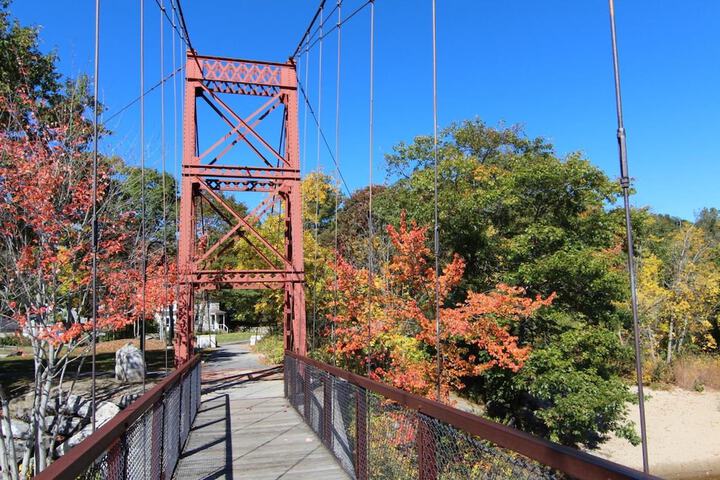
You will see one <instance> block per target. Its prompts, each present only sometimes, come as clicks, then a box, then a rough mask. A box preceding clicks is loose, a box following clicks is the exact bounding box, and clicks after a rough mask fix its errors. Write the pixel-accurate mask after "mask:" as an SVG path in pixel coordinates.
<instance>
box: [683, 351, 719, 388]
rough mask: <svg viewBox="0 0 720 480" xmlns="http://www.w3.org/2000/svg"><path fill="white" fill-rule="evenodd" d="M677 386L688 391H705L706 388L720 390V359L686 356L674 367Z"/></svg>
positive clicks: (705, 356)
mask: <svg viewBox="0 0 720 480" xmlns="http://www.w3.org/2000/svg"><path fill="white" fill-rule="evenodd" d="M672 372H673V377H674V379H675V384H676V385H677V386H678V387H680V388H684V389H686V390H695V391H698V392H701V391H703V390H704V389H705V388H706V387H707V388H712V389H715V390H720V357H714V356H710V355H697V356H686V357H682V358H679V359H677V360H675V361H674V362H673V365H672Z"/></svg>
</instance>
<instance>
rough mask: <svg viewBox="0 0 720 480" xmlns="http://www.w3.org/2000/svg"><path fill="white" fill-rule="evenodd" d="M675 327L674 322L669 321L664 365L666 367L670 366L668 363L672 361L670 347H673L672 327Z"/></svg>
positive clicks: (672, 320)
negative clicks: (666, 365)
mask: <svg viewBox="0 0 720 480" xmlns="http://www.w3.org/2000/svg"><path fill="white" fill-rule="evenodd" d="M674 326H675V320H674V319H672V318H671V319H670V330H669V331H668V344H667V358H666V359H665V363H667V364H668V365H669V364H670V361H671V360H672V345H673V327H674Z"/></svg>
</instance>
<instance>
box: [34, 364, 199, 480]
mask: <svg viewBox="0 0 720 480" xmlns="http://www.w3.org/2000/svg"><path fill="white" fill-rule="evenodd" d="M199 362H200V355H199V354H198V355H195V356H194V357H193V358H191V359H190V360H189V361H187V362H185V363H184V364H183V365H181V366H180V367H179V368H178V369H176V370H175V371H173V372H172V373H171V374H170V375H168V376H167V377H165V378H163V379H162V380H161V381H160V383H158V384H157V385H155V386H154V387H153V388H151V389H150V390H148V391H147V392H145V393H144V394H143V395H142V396H141V397H140V398H138V399H137V400H135V401H134V402H132V403H131V404H130V405H129V406H128V407H127V408H125V409H124V410H122V411H120V413H118V414H117V415H115V417H113V418H112V419H111V420H109V421H108V422H107V423H106V424H105V425H103V426H102V427H100V428H98V429H97V430H96V431H95V432H94V433H93V434H91V435H90V436H89V437H87V438H86V439H85V440H83V441H82V442H80V443H79V444H78V445H76V446H75V447H73V448H72V449H71V450H70V451H69V452H68V453H66V454H65V455H63V456H62V457H60V458H59V459H57V460H55V461H54V462H53V463H51V464H50V465H49V466H48V467H47V468H46V469H45V470H43V471H42V472H40V473H38V474H37V475H35V476H34V477H33V478H34V479H35V480H51V479H75V478H77V477H78V476H80V475H81V474H82V473H83V472H84V471H85V470H86V469H87V468H89V467H90V466H91V465H92V464H93V462H94V461H95V460H96V459H97V458H98V457H100V456H101V455H102V454H103V453H104V452H105V451H107V450H108V449H109V448H110V447H112V445H113V443H114V442H115V441H116V440H117V439H118V438H120V437H121V436H122V434H123V433H124V432H125V431H126V430H127V429H128V427H129V426H130V425H132V424H133V422H135V420H137V419H138V418H140V417H141V416H142V415H143V414H144V413H146V412H147V411H149V410H150V409H151V408H152V407H153V406H154V405H155V404H156V403H157V401H158V400H160V399H161V398H162V396H163V394H164V393H165V392H166V391H168V390H169V389H170V388H171V387H173V386H175V385H176V384H177V383H178V382H180V381H181V380H182V378H183V377H184V376H185V374H186V373H188V372H189V371H191V370H192V369H193V367H194V366H195V365H197V364H198V363H199Z"/></svg>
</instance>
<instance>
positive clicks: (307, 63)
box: [302, 48, 310, 165]
mask: <svg viewBox="0 0 720 480" xmlns="http://www.w3.org/2000/svg"><path fill="white" fill-rule="evenodd" d="M309 75H310V50H308V49H307V48H306V49H305V84H306V85H308V86H309V84H308V80H309V78H308V77H309ZM307 121H308V108H307V106H305V108H304V109H303V154H302V159H303V161H302V164H303V165H307Z"/></svg>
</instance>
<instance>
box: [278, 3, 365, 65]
mask: <svg viewBox="0 0 720 480" xmlns="http://www.w3.org/2000/svg"><path fill="white" fill-rule="evenodd" d="M371 3H374V0H367V1H366V2H365V3H363V4H362V5H360V6H359V7H357V8H356V9H355V10H353V11H352V12H351V13H350V15H348V16H347V17H345V19H344V20H343V21H341V22H340V23H339V24H337V25H334V26H333V27H332V28H331V29H329V30H328V31H326V32H325V34H324V35H322V37H318V38H316V39H315V40H313V41H311V40H312V39H311V38H310V39H308V40H307V41H306V42H305V44H306V47H307V48H309V49H312V48H313V47H314V46H315V45H317V44H318V42H320V40H322V39H323V38H325V37H327V36H328V35H330V34H331V33H332V32H334V31H335V30H336V29H338V28H340V27H341V26H342V25H344V24H345V23H346V22H348V21H350V20H351V19H352V18H353V17H355V15H357V14H358V13H360V12H361V11H362V10H363V9H364V8H365V7H367V6H368V5H370V4H371ZM297 56H298V54H297V53H295V54H293V56H292V58H296V57H297Z"/></svg>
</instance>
